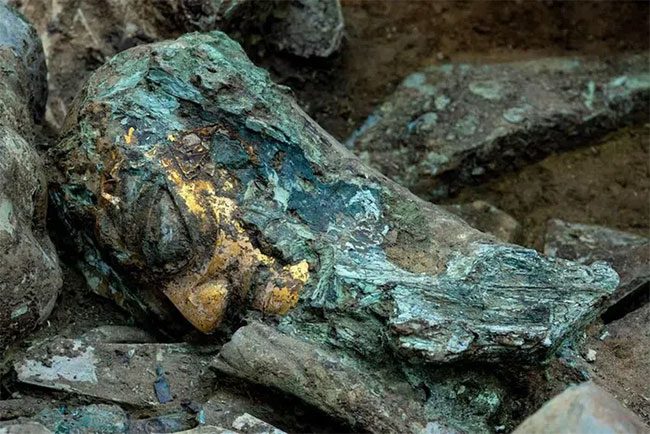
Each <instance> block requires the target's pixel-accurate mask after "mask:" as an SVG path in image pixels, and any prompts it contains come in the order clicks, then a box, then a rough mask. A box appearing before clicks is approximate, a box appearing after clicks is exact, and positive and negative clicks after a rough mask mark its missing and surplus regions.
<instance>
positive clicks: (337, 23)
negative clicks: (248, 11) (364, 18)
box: [270, 0, 344, 57]
mask: <svg viewBox="0 0 650 434" xmlns="http://www.w3.org/2000/svg"><path fill="white" fill-rule="evenodd" d="M280 3H281V4H283V6H284V7H283V8H280V10H279V11H276V12H275V13H274V14H273V16H274V17H275V18H276V19H275V20H273V21H272V24H271V29H272V30H271V33H270V37H271V38H272V41H271V42H272V44H274V45H275V46H277V47H278V48H279V49H280V50H284V51H288V52H289V53H292V54H295V55H297V56H301V57H312V56H315V57H327V56H330V55H331V54H332V53H334V52H335V51H336V50H338V49H339V47H340V46H341V40H342V39H343V31H344V24H343V12H342V11H341V4H340V3H339V0H292V1H285V2H280ZM277 18H280V19H277Z"/></svg>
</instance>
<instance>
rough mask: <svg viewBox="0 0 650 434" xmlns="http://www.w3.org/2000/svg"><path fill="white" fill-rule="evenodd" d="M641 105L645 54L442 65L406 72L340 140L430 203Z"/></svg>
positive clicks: (642, 111) (581, 137)
mask: <svg viewBox="0 0 650 434" xmlns="http://www.w3.org/2000/svg"><path fill="white" fill-rule="evenodd" d="M649 105H650V68H649V66H648V57H647V55H645V54H643V55H619V56H613V57H611V58H608V59H595V58H546V59H544V58H542V59H535V60H531V61H520V62H512V63H498V64H482V65H472V64H445V65H438V66H431V67H429V68H426V69H424V70H422V71H420V72H415V73H413V74H411V75H409V76H408V77H406V78H405V79H404V81H403V82H402V83H401V85H400V86H399V87H398V88H397V90H396V91H395V92H394V93H393V95H391V96H390V97H389V98H388V99H387V100H386V101H385V102H384V103H383V104H382V105H381V106H380V107H378V108H377V110H375V112H374V113H373V114H372V115H371V116H369V117H368V119H367V120H366V121H365V123H364V124H363V125H362V126H361V127H360V128H359V129H358V130H357V131H356V132H355V133H353V135H352V136H351V137H350V138H349V139H348V141H347V145H348V146H349V147H350V148H353V149H354V151H355V152H357V153H359V154H360V156H361V157H362V159H363V160H364V161H367V162H368V163H369V164H370V165H371V166H373V167H376V168H377V169H378V170H379V171H381V172H382V173H384V174H385V175H387V176H388V177H390V178H391V179H393V180H395V181H397V182H398V183H400V184H402V185H404V186H406V187H408V188H409V189H411V191H413V192H415V193H416V194H418V195H419V196H421V197H423V198H425V199H434V200H435V199H440V198H443V197H445V196H447V195H449V194H453V193H454V192H456V191H457V190H458V188H460V187H462V186H463V185H467V184H475V183H479V182H482V181H483V180H485V179H486V178H488V177H491V176H498V175H499V174H500V173H503V172H504V171H506V170H512V169H517V168H519V167H521V166H522V165H524V164H526V163H529V162H531V161H535V160H537V159H540V158H543V157H545V156H547V155H549V154H550V153H552V152H554V151H557V150H560V149H566V148H569V147H575V146H578V145H581V144H585V143H587V142H588V141H589V140H593V139H595V138H598V137H599V136H601V135H603V134H604V133H607V132H610V131H612V130H615V129H616V128H620V127H622V126H624V125H626V124H628V123H632V122H645V121H646V120H647V119H648V115H649V114H650V113H649V112H648V107H649Z"/></svg>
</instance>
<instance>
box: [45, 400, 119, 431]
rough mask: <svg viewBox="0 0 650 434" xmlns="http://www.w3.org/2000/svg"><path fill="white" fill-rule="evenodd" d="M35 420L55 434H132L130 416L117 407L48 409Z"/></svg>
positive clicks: (98, 405) (90, 406) (89, 406)
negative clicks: (129, 429)
mask: <svg viewBox="0 0 650 434" xmlns="http://www.w3.org/2000/svg"><path fill="white" fill-rule="evenodd" d="M34 420H35V421H37V422H38V423H40V424H42V425H43V426H45V427H47V428H49V429H51V430H52V431H53V432H55V433H101V434H126V433H127V432H129V433H130V431H128V428H129V419H128V415H127V414H126V412H125V411H124V410H122V409H121V408H120V407H118V406H116V405H105V404H93V405H87V406H82V407H76V408H71V409H68V408H67V407H59V408H57V409H53V408H46V409H44V410H42V411H41V412H40V413H39V414H38V415H36V416H35V417H34ZM48 432H49V431H48Z"/></svg>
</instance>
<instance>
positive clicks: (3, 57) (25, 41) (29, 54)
mask: <svg viewBox="0 0 650 434" xmlns="http://www.w3.org/2000/svg"><path fill="white" fill-rule="evenodd" d="M12 54H13V56H12ZM0 62H1V63H0V66H2V68H0V89H2V91H13V95H14V98H13V100H5V98H4V97H2V98H0V123H2V124H4V125H11V124H7V122H6V113H7V112H12V105H16V104H17V103H18V101H20V100H24V101H25V102H26V104H27V107H28V108H29V110H30V111H31V114H30V115H28V116H23V114H22V113H21V117H20V118H17V120H18V121H22V120H23V119H21V118H22V117H24V118H26V119H32V118H34V119H35V120H37V121H38V120H40V119H41V117H42V116H43V113H44V111H45V101H46V99H47V81H46V76H47V69H46V67H45V55H44V53H43V47H42V45H41V40H40V39H39V38H38V36H37V34H36V30H34V28H33V27H32V26H31V25H30V24H29V23H28V22H27V21H26V20H25V19H24V18H23V17H22V16H20V15H18V14H17V13H16V12H15V11H14V10H12V9H11V8H9V7H8V6H6V5H5V4H4V3H2V2H0ZM2 91H0V92H2ZM17 129H18V130H19V131H20V132H23V131H21V129H19V128H17Z"/></svg>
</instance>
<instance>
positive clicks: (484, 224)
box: [442, 200, 521, 243]
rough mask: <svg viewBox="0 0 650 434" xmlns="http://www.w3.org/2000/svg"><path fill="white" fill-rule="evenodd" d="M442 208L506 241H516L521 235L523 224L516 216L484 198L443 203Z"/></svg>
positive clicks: (482, 230)
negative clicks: (450, 203)
mask: <svg viewBox="0 0 650 434" xmlns="http://www.w3.org/2000/svg"><path fill="white" fill-rule="evenodd" d="M442 208H444V209H446V210H447V211H449V212H450V213H452V214H455V215H457V216H458V217H460V218H462V219H463V220H465V221H466V222H467V223H468V224H469V225H470V226H472V227H474V228H476V229H478V230H479V231H481V232H485V233H487V234H492V235H494V236H495V237H497V238H498V239H499V240H501V241H504V242H506V243H516V242H517V241H518V240H519V237H520V236H521V225H520V224H519V222H518V221H517V220H515V219H514V217H512V216H511V215H510V214H508V213H506V212H504V211H502V210H500V209H499V208H497V207H495V206H494V205H492V204H489V203H487V202H483V201H482V200H477V201H474V202H471V203H461V204H453V205H442Z"/></svg>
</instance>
